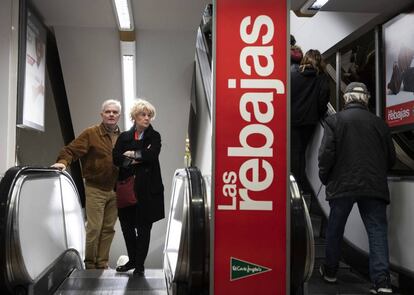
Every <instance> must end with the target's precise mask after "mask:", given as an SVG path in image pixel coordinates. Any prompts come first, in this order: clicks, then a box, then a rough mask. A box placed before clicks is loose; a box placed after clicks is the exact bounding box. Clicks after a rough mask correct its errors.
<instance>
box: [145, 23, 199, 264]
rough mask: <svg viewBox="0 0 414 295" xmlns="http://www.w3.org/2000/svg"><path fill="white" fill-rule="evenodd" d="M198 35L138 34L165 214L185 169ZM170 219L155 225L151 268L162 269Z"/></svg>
mask: <svg viewBox="0 0 414 295" xmlns="http://www.w3.org/2000/svg"><path fill="white" fill-rule="evenodd" d="M195 37H196V34H195V32H192V31H180V32H178V31H143V30H140V31H138V32H137V95H138V96H141V97H146V98H147V99H149V100H150V101H151V102H152V103H153V104H154V106H155V107H156V109H157V117H156V119H155V121H154V122H153V125H154V128H155V129H156V130H158V131H159V132H160V133H161V138H162V150H161V155H160V162H161V170H162V177H163V182H164V186H165V214H166V215H168V212H169V207H170V196H171V184H172V176H173V175H174V171H175V170H176V169H177V168H182V167H184V153H185V138H186V134H187V127H188V116H189V109H190V95H191V77H192V73H193V62H194V51H195ZM166 226H167V218H165V219H164V220H163V221H160V222H157V223H155V224H154V227H153V230H152V236H151V237H152V238H151V246H150V252H149V257H148V261H147V265H148V267H157V268H161V266H162V251H163V247H164V240H165V231H166Z"/></svg>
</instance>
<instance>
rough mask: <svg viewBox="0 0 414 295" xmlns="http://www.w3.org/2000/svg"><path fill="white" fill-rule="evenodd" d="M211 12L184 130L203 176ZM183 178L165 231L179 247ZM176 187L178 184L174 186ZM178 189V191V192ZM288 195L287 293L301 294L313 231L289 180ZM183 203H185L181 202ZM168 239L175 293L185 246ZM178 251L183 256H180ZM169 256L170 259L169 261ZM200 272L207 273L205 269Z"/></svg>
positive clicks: (200, 41)
mask: <svg viewBox="0 0 414 295" xmlns="http://www.w3.org/2000/svg"><path fill="white" fill-rule="evenodd" d="M211 12H212V7H211V4H210V5H208V6H207V7H206V10H205V12H204V14H203V19H202V22H201V24H200V27H199V29H198V33H197V41H196V52H195V66H194V74H193V86H192V98H191V111H190V119H189V128H188V135H189V141H190V151H191V159H192V166H197V167H198V168H200V170H201V171H204V173H203V175H209V174H210V173H211V163H212V155H211V149H210V147H211V134H212V127H211V122H212V121H211V120H212V110H211V108H212V93H211V90H212V87H211V83H212V73H211V60H212V51H211V41H212V37H213V36H212V30H211V29H212V28H211V22H212V16H211ZM180 171H181V172H180ZM187 174H188V172H186V173H184V170H178V171H177V172H176V178H177V177H178V178H179V179H181V180H177V181H175V182H174V192H175V193H179V192H180V194H185V195H186V196H185V197H184V195H183V196H182V197H178V196H175V195H174V194H173V198H175V200H176V201H174V202H173V201H172V203H171V210H172V211H171V212H170V220H169V227H168V231H167V235H168V236H174V237H177V236H180V237H181V241H182V242H181V243H183V245H188V243H189V240H188V239H189V238H188V237H187V236H186V235H185V233H186V232H187V231H189V230H185V226H188V221H186V220H187V217H186V216H185V214H184V213H185V210H184V209H185V208H187V205H186V204H189V203H190V201H189V200H191V192H184V191H182V189H183V187H185V183H186V182H188V180H187V181H186V180H183V179H185V177H186V175H187ZM200 175H201V173H200ZM206 179H207V178H205V177H204V185H205V186H206V187H205V188H204V189H203V190H204V191H206V192H210V191H211V186H210V182H209V181H207V180H206ZM200 182H201V181H200ZM178 183H182V184H180V185H178ZM178 187H181V188H180V189H178ZM289 191H290V208H291V218H290V220H291V234H290V235H291V245H290V246H291V251H290V254H291V256H290V257H291V266H292V267H291V278H292V280H291V290H292V294H301V293H303V287H304V284H305V282H306V281H307V280H308V279H309V278H310V276H311V274H312V271H313V261H314V244H313V230H312V225H311V221H310V217H309V213H308V211H307V206H306V203H305V202H304V200H303V198H302V196H301V195H300V192H299V189H298V188H297V184H296V182H295V180H294V178H293V177H291V178H290V185H289ZM187 199H188V200H187ZM177 200H179V201H177ZM183 200H187V201H185V202H184V201H183ZM209 202H210V198H209V197H207V199H206V200H205V201H204V203H205V204H207V205H206V206H207V208H208V209H209V208H210V207H209V205H208V204H209ZM177 204H179V205H177ZM177 206H178V207H177ZM174 208H176V209H174ZM178 208H180V209H178ZM207 216H210V213H208V214H207ZM181 218H183V219H181ZM177 220H180V221H177ZM209 222H210V220H208V223H209ZM175 227H177V228H175ZM173 228H174V231H177V232H179V233H180V234H175V235H172V234H171V230H172V229H173ZM198 236H205V234H204V233H200V234H199V235H198ZM169 239H170V238H169V237H167V242H166V250H165V251H166V252H165V253H166V254H165V255H166V258H165V259H164V262H166V261H168V260H169V259H170V260H171V261H172V262H169V265H168V264H167V268H168V267H170V268H172V270H167V271H166V270H165V272H166V274H168V273H171V274H170V275H169V278H167V284H170V285H172V286H173V287H172V288H173V291H175V290H176V289H177V286H179V285H182V286H186V287H183V288H187V287H188V286H187V285H186V284H187V283H183V282H182V281H184V282H186V281H190V278H188V277H187V278H186V279H185V280H183V279H182V278H183V276H182V275H181V274H182V272H183V273H188V270H187V271H184V270H185V269H187V268H188V267H189V266H188V263H184V262H182V263H184V266H177V265H176V263H174V261H176V260H179V257H181V256H179V255H184V254H185V253H186V250H185V249H186V248H188V247H189V246H182V247H183V248H180V247H179V245H180V244H179V242H178V239H177V240H175V239H171V241H169ZM174 243H175V244H174ZM173 245H175V246H173ZM169 247H172V249H171V250H168V249H169ZM190 248H191V249H193V251H200V254H199V255H201V256H202V255H203V254H202V253H209V251H206V250H202V249H199V248H196V249H198V250H196V249H194V248H193V247H190ZM179 250H180V251H183V252H182V253H181V252H179ZM167 253H168V255H167ZM178 253H181V254H178ZM169 256H170V257H171V258H169ZM206 259H207V258H206ZM164 266H166V265H164ZM204 271H206V272H208V269H207V270H204ZM167 276H168V275H167ZM173 294H175V293H173Z"/></svg>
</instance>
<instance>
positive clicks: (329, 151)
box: [319, 103, 395, 203]
mask: <svg viewBox="0 0 414 295" xmlns="http://www.w3.org/2000/svg"><path fill="white" fill-rule="evenodd" d="M324 127H325V133H324V136H323V139H322V143H321V146H320V149H319V178H320V179H321V181H322V183H323V184H325V185H326V199H327V200H331V199H335V198H341V197H372V198H380V199H383V200H384V201H386V202H387V203H389V191H388V184H387V171H388V170H389V169H390V168H391V167H392V166H393V165H394V162H395V148H394V144H393V142H392V139H391V134H390V131H389V128H388V126H387V124H386V123H385V122H384V121H383V120H382V119H381V118H379V117H377V116H375V115H374V114H372V113H370V112H369V111H368V109H367V108H366V107H365V106H364V105H362V104H360V103H350V104H348V105H346V106H345V108H344V110H342V111H340V112H339V113H337V114H335V115H332V116H330V117H328V118H326V121H325V126H324Z"/></svg>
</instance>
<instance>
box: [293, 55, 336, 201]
mask: <svg viewBox="0 0 414 295" xmlns="http://www.w3.org/2000/svg"><path fill="white" fill-rule="evenodd" d="M290 75H291V117H290V118H291V142H290V145H291V149H290V150H291V154H290V155H291V157H290V163H291V171H292V173H293V175H294V176H295V178H296V180H297V182H298V184H299V187H300V189H301V190H302V191H303V192H304V193H305V194H311V189H310V186H309V184H308V181H307V177H306V172H305V168H306V167H305V165H306V164H305V163H306V159H305V153H306V148H307V146H308V143H309V141H310V139H311V138H312V135H313V132H314V130H315V127H316V124H317V123H318V122H319V119H320V118H321V117H323V116H324V114H325V112H326V110H327V104H328V102H329V83H328V77H327V75H326V74H325V64H324V62H323V60H322V56H321V54H320V52H319V51H318V50H314V49H311V50H309V51H308V52H306V54H305V56H304V57H303V59H302V61H301V63H300V66H299V70H298V71H291V73H290Z"/></svg>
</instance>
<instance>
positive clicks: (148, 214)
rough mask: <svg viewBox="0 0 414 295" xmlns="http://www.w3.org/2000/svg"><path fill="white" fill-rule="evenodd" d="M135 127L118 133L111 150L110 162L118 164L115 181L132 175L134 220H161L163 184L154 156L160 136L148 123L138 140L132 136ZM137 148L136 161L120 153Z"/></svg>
mask: <svg viewBox="0 0 414 295" xmlns="http://www.w3.org/2000/svg"><path fill="white" fill-rule="evenodd" d="M134 133H135V126H133V127H132V128H131V129H130V130H128V131H125V132H122V133H121V134H120V135H119V137H118V140H117V141H116V144H115V147H114V149H113V152H112V156H113V161H114V164H115V165H116V166H118V167H120V171H119V177H118V179H119V180H123V179H125V178H127V177H128V176H130V175H132V174H135V184H134V189H135V194H136V197H137V214H138V216H137V220H138V221H137V222H138V223H141V224H142V223H152V222H155V221H158V220H160V219H163V218H164V217H165V213H164V185H163V183H162V178H161V169H160V162H159V160H158V156H159V154H160V151H161V136H160V134H159V133H158V132H157V131H155V130H154V129H153V128H152V126H151V125H150V126H149V127H148V128H147V129H146V130H145V132H144V136H143V138H142V139H141V140H136V139H135V138H134ZM131 150H132V151H141V158H139V159H138V161H139V164H133V165H131V162H132V160H131V159H129V158H127V157H125V156H124V155H123V153H124V152H126V151H131Z"/></svg>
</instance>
